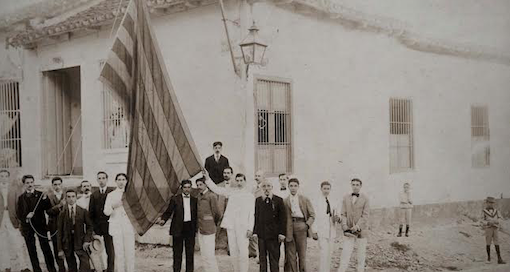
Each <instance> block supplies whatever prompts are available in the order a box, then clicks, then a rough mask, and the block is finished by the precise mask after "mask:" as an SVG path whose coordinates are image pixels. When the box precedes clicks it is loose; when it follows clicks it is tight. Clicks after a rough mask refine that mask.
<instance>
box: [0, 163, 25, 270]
mask: <svg viewBox="0 0 510 272" xmlns="http://www.w3.org/2000/svg"><path fill="white" fill-rule="evenodd" d="M10 177H11V173H10V172H9V171H7V170H5V169H2V170H0V241H2V242H0V271H4V270H6V271H23V272H24V271H30V270H29V269H28V251H27V249H26V248H25V247H24V246H23V237H22V236H21V233H20V232H19V230H18V229H17V227H18V225H17V224H18V221H17V219H16V217H14V220H13V217H11V214H14V215H15V213H16V209H15V207H16V201H17V196H18V195H17V194H18V193H19V190H20V189H21V188H20V187H21V186H20V185H19V182H18V181H17V180H14V179H12V180H11V178H10ZM13 221H14V222H15V223H14V224H16V225H14V224H13Z"/></svg>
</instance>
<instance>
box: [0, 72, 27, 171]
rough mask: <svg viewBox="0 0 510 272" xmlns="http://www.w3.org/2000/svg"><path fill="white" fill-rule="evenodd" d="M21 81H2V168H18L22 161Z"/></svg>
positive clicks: (0, 105)
mask: <svg viewBox="0 0 510 272" xmlns="http://www.w3.org/2000/svg"><path fill="white" fill-rule="evenodd" d="M20 115H21V111H20V99H19V82H17V81H10V80H1V81H0V147H1V151H0V168H17V167H21V166H22V161H21V122H20Z"/></svg>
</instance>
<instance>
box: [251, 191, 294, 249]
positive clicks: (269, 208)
mask: <svg viewBox="0 0 510 272" xmlns="http://www.w3.org/2000/svg"><path fill="white" fill-rule="evenodd" d="M286 220H287V218H286V216H285V204H284V203H283V199H282V198H281V197H279V196H276V195H273V197H272V199H271V201H269V203H267V202H266V201H265V199H264V198H263V197H262V196H259V197H257V199H255V225H254V226H253V234H257V236H258V237H259V238H261V239H277V238H278V235H279V234H281V235H285V231H286V227H287V225H286V222H287V221H286Z"/></svg>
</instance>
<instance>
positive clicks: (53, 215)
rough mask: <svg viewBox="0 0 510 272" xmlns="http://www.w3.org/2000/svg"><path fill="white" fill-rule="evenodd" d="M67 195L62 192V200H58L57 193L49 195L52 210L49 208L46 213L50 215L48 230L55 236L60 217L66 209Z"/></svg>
mask: <svg viewBox="0 0 510 272" xmlns="http://www.w3.org/2000/svg"><path fill="white" fill-rule="evenodd" d="M65 197H66V193H65V192H62V198H60V200H58V198H57V196H56V195H55V192H51V193H49V194H48V199H49V200H50V203H51V208H49V209H48V210H47V211H46V213H47V214H48V229H49V230H50V232H51V233H52V234H53V233H55V231H56V230H57V227H58V226H57V221H58V215H59V214H60V212H61V211H62V210H63V209H64V205H65V201H64V199H65Z"/></svg>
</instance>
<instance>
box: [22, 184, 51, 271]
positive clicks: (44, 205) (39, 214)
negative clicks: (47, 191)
mask: <svg viewBox="0 0 510 272" xmlns="http://www.w3.org/2000/svg"><path fill="white" fill-rule="evenodd" d="M21 181H22V182H23V184H25V188H26V191H25V192H24V193H23V194H22V195H20V196H19V199H18V207H17V210H16V213H17V215H18V218H19V220H20V227H21V233H22V234H23V237H24V238H25V243H26V244H27V249H28V255H29V256H30V262H31V263H32V268H33V270H34V272H42V270H41V266H40V265H39V258H38V257H37V248H36V246H35V236H36V234H37V238H38V239H39V245H40V246H41V249H42V251H43V254H44V260H45V262H46V268H47V269H48V271H49V272H56V271H57V270H56V269H55V260H54V259H53V254H52V253H51V247H50V243H49V241H48V226H47V225H46V216H45V214H44V211H45V210H48V209H49V208H51V203H50V201H49V199H48V197H47V196H46V195H43V193H42V192H39V191H36V190H35V187H34V182H35V179H34V177H33V176H32V175H25V176H23V177H22V178H21ZM32 226H33V228H32Z"/></svg>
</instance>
